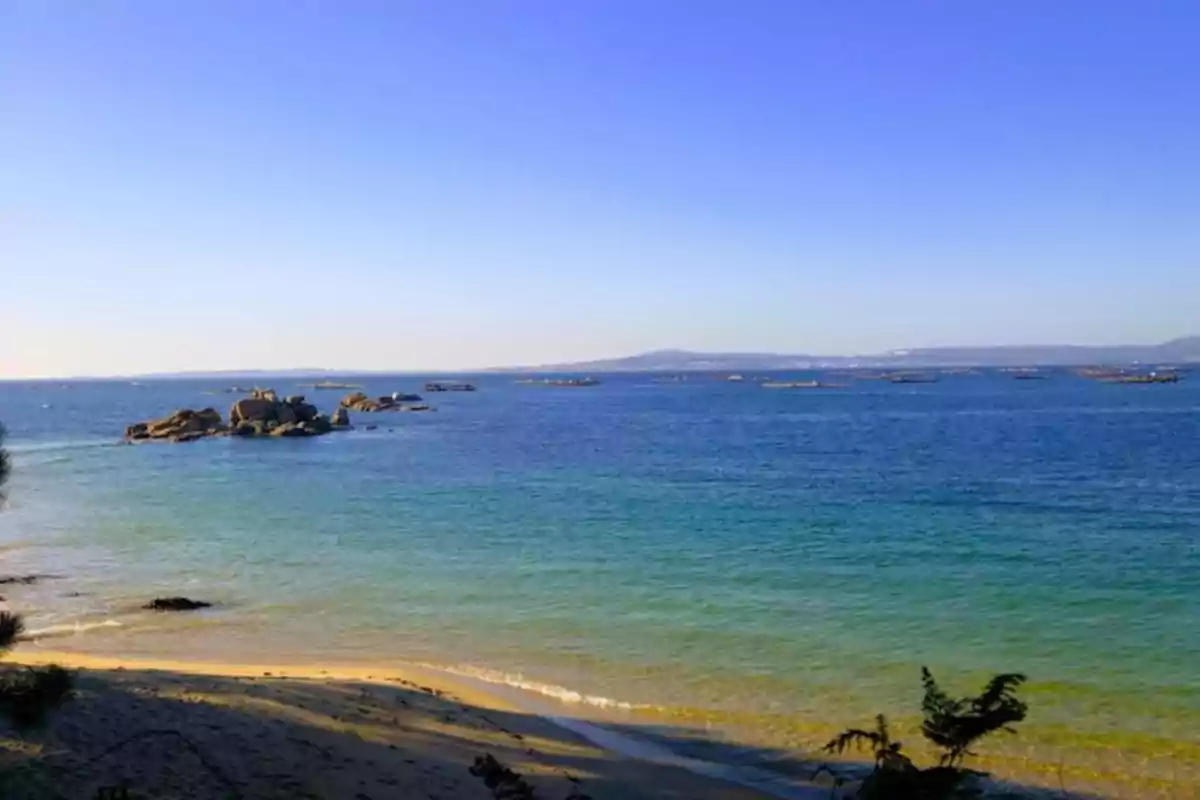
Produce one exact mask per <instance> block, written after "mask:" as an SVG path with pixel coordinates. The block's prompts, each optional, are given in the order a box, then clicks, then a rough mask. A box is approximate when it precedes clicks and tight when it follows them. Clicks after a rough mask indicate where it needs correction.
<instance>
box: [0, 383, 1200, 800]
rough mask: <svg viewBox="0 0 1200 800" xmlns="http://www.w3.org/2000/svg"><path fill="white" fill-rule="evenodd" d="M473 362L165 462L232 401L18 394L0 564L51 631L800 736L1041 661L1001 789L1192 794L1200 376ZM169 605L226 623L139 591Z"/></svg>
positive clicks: (1198, 646)
mask: <svg viewBox="0 0 1200 800" xmlns="http://www.w3.org/2000/svg"><path fill="white" fill-rule="evenodd" d="M797 377H801V378H805V377H808V376H797ZM356 380H357V381H358V382H361V383H364V384H366V387H367V390H368V391H369V392H373V393H375V392H377V393H383V392H391V391H393V390H397V389H409V390H411V389H413V388H416V387H419V386H420V384H421V383H423V380H421V379H415V378H412V377H399V376H392V377H380V376H368V377H364V378H359V379H356ZM475 380H476V381H477V382H478V383H479V385H480V391H479V392H477V393H474V394H447V395H441V396H438V395H434V396H432V397H431V398H430V399H431V400H432V401H433V402H434V403H435V404H436V405H437V406H438V411H437V412H436V413H430V414H423V415H422V414H399V415H374V416H370V417H368V416H366V415H357V417H356V420H355V422H356V423H359V424H360V425H362V424H365V423H372V424H378V425H379V428H378V429H377V430H374V431H366V430H364V429H362V428H361V427H360V428H359V429H358V430H356V431H354V432H350V433H346V434H341V435H336V436H333V435H331V436H327V437H323V438H321V439H317V440H304V441H297V440H279V441H243V440H232V439H222V440H212V441H204V442H200V443H196V444H192V445H186V446H184V445H179V446H166V445H162V446H158V445H148V446H138V447H126V446H113V445H112V443H113V442H114V440H115V439H116V437H117V436H119V434H120V432H121V431H122V430H123V428H124V426H125V425H126V424H128V423H129V422H132V421H135V420H140V419H145V418H150V417H154V416H161V415H163V414H165V413H167V412H169V411H171V410H173V409H175V408H178V407H185V406H187V407H200V406H204V405H216V406H217V407H219V408H221V409H222V410H224V408H225V407H226V406H227V405H228V404H229V402H231V399H232V398H231V396H230V395H225V394H218V395H208V394H205V392H206V390H211V389H214V388H216V387H215V384H214V383H213V382H211V381H208V382H201V381H162V382H147V383H146V385H144V386H131V385H129V383H128V382H125V383H120V382H80V383H76V384H74V385H72V386H70V387H63V386H61V385H60V384H57V383H53V384H52V383H37V384H20V383H10V384H0V420H3V422H4V423H5V424H6V425H7V427H8V428H9V446H10V449H11V450H12V451H13V455H14V459H15V467H16V474H15V476H14V480H13V481H12V483H11V486H10V487H9V497H10V500H9V507H8V509H7V511H6V512H5V513H4V514H0V546H3V547H4V553H3V558H4V560H5V564H4V567H3V571H4V572H8V573H16V572H21V571H29V570H37V571H49V572H53V573H56V574H61V575H62V576H63V577H62V579H61V580H56V581H48V582H45V583H43V584H42V585H40V586H34V587H28V588H13V589H12V590H11V591H9V592H6V594H8V595H9V600H10V601H11V603H12V604H14V605H17V606H19V607H21V608H22V610H26V611H27V612H28V613H29V615H30V617H31V625H32V627H35V628H41V629H43V630H45V629H48V628H49V629H51V632H68V631H71V632H73V635H71V636H69V637H64V638H54V639H53V640H48V641H46V642H45V643H44V645H45V646H47V647H53V648H56V649H61V648H73V649H80V650H87V651H92V652H119V653H124V654H128V655H142V656H165V655H170V656H175V657H179V658H195V659H204V658H209V659H213V660H219V659H222V658H229V657H231V656H234V657H239V658H245V659H254V660H264V661H268V660H279V659H280V658H284V659H289V660H297V661H330V660H342V661H347V662H351V661H352V662H374V661H381V660H392V659H402V660H407V661H420V662H427V663H433V664H438V665H443V666H452V667H456V668H460V669H464V670H469V671H472V672H474V673H475V674H482V675H484V676H486V677H488V678H489V679H493V680H500V679H504V680H509V681H512V682H521V683H524V684H527V685H533V684H536V685H538V686H539V687H541V688H542V689H543V690H545V691H549V692H552V693H556V694H565V693H566V692H574V693H579V694H580V695H586V696H589V697H591V698H592V699H594V700H595V701H596V705H597V707H599V706H601V705H603V704H604V702H603V700H602V699H606V700H609V701H614V702H616V703H618V704H622V705H624V704H627V705H630V706H647V707H648V708H646V709H640V710H639V709H635V710H632V711H621V712H620V713H623V714H625V715H626V717H627V718H628V719H630V720H636V721H640V722H653V723H663V722H667V723H672V724H676V725H683V726H688V727H690V728H695V729H698V730H703V731H705V732H706V734H707V735H708V736H710V737H728V738H731V739H735V740H738V741H742V742H747V743H753V744H757V745H762V746H769V747H773V748H778V749H780V750H782V751H787V752H792V751H794V750H797V749H800V750H804V749H807V748H810V747H811V746H812V745H813V744H814V743H817V742H819V741H821V740H823V738H824V737H825V735H826V734H827V733H828V732H829V731H830V730H832V728H833V727H835V726H837V725H842V724H849V723H856V724H857V723H861V722H865V721H867V720H868V719H869V718H870V716H871V715H872V714H874V713H875V712H876V711H881V710H882V711H889V712H892V713H895V714H897V715H900V716H902V715H903V712H905V711H909V710H915V708H916V707H917V704H918V700H919V697H918V692H917V677H916V676H917V670H918V668H919V666H920V665H921V664H928V665H929V666H930V667H931V668H932V669H933V670H934V671H935V673H937V674H939V675H943V676H945V678H946V679H947V681H948V682H950V683H951V684H953V685H954V687H955V688H956V689H957V688H961V689H963V690H966V689H969V688H973V684H974V683H975V682H977V681H979V680H982V679H983V678H984V677H986V674H987V672H988V671H989V670H1020V671H1024V672H1027V673H1029V674H1030V676H1031V677H1032V679H1033V683H1032V685H1031V686H1030V698H1031V700H1032V702H1033V704H1034V706H1033V708H1034V711H1033V715H1032V716H1031V719H1030V722H1029V724H1028V726H1027V727H1026V731H1025V733H1024V734H1023V735H1022V736H1021V737H1019V738H1018V739H1016V740H1013V741H1012V742H1010V743H1001V744H1000V745H998V746H997V747H996V748H995V753H994V756H995V760H994V762H991V764H990V765H992V766H995V767H996V768H997V770H998V771H999V772H1000V773H1001V774H1011V775H1013V776H1016V777H1020V778H1022V779H1028V780H1034V781H1039V780H1041V781H1044V782H1053V783H1055V784H1056V785H1057V781H1058V778H1057V770H1059V769H1064V770H1065V771H1066V773H1067V775H1068V777H1069V778H1070V779H1071V780H1072V781H1074V782H1075V783H1076V784H1078V785H1080V786H1081V787H1093V786H1096V787H1105V788H1107V789H1111V793H1113V794H1128V796H1138V793H1137V792H1136V791H1127V790H1126V789H1124V788H1122V786H1123V785H1124V784H1122V783H1121V782H1122V781H1125V780H1126V778H1128V777H1129V776H1132V779H1136V780H1133V783H1131V785H1137V786H1141V787H1153V788H1155V790H1156V791H1158V790H1161V791H1162V793H1163V796H1187V795H1186V794H1182V793H1180V792H1182V791H1183V790H1182V789H1180V788H1179V787H1188V789H1187V790H1188V791H1194V787H1195V781H1196V775H1197V774H1198V773H1197V771H1198V770H1200V765H1198V762H1200V756H1198V755H1197V754H1198V752H1200V733H1198V732H1200V679H1198V675H1200V667H1198V666H1197V665H1198V664H1200V548H1198V545H1197V542H1198V539H1200V381H1196V380H1193V381H1190V382H1189V381H1184V382H1181V383H1180V384H1177V385H1156V386H1116V385H1107V384H1099V383H1094V382H1089V381H1085V380H1083V379H1081V378H1077V377H1075V376H1073V375H1070V374H1067V373H1061V374H1055V375H1054V376H1053V377H1051V378H1050V379H1048V380H1044V381H1014V380H1012V379H1011V377H1010V376H1006V375H1003V374H998V373H993V374H984V375H957V376H944V377H943V379H942V380H941V381H940V382H938V383H935V384H909V385H892V384H887V383H880V382H876V381H858V382H855V381H850V382H849V385H848V386H847V387H846V388H844V389H830V390H821V391H804V390H797V391H769V390H764V389H761V388H759V387H758V386H756V385H755V384H753V383H751V382H745V383H729V382H722V381H717V380H713V379H711V378H704V377H702V376H696V377H694V378H693V379H691V380H689V381H687V382H684V383H660V382H655V381H654V380H653V379H652V378H651V377H650V376H612V377H609V378H606V379H605V381H604V383H603V384H602V385H601V386H598V387H593V388H580V389H549V388H535V387H522V386H517V385H514V384H513V383H512V381H511V380H510V379H509V378H507V377H503V376H483V377H478V378H477V379H475ZM841 380H845V379H844V378H843V379H841ZM274 386H275V388H277V389H279V390H280V391H281V392H284V393H290V392H292V391H296V388H295V386H294V385H293V382H291V381H282V380H279V381H275V382H274ZM340 394H341V393H340V392H315V393H314V392H311V391H310V392H309V395H310V398H312V399H315V400H316V401H317V402H318V404H319V405H321V406H322V407H323V408H326V409H328V408H330V407H332V405H333V404H334V403H335V402H336V399H337V398H338V397H339V396H340ZM46 406H48V407H46ZM163 592H170V593H172V594H176V593H182V594H190V595H195V596H201V597H204V598H207V599H214V600H217V601H218V602H220V603H221V609H220V610H219V611H217V612H213V613H211V614H206V615H202V616H199V617H190V618H187V619H182V620H181V619H180V618H178V617H174V618H169V619H164V618H148V617H146V616H145V615H141V614H138V613H136V612H134V611H133V610H132V609H133V608H134V607H136V605H137V604H138V603H139V602H140V601H144V599H145V598H147V597H148V596H152V595H155V594H161V593H163ZM91 626H97V627H91ZM600 711H603V709H600ZM598 713H599V712H598ZM697 746H699V745H697ZM1109 773H1113V774H1109ZM1116 773H1125V777H1122V776H1121V775H1119V774H1116ZM1132 779H1131V780H1132ZM1114 787H1115V788H1114Z"/></svg>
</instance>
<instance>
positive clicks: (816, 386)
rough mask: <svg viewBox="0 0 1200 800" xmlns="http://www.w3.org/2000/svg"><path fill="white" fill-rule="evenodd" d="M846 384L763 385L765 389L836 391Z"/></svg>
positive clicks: (818, 382)
mask: <svg viewBox="0 0 1200 800" xmlns="http://www.w3.org/2000/svg"><path fill="white" fill-rule="evenodd" d="M845 385H846V384H844V383H821V382H820V381H767V382H765V383H763V384H762V388H764V389H836V388H839V387H845Z"/></svg>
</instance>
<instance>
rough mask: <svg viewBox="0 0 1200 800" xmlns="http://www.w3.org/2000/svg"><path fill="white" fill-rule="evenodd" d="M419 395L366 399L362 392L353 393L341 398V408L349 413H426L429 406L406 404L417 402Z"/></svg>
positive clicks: (397, 395)
mask: <svg viewBox="0 0 1200 800" xmlns="http://www.w3.org/2000/svg"><path fill="white" fill-rule="evenodd" d="M420 399H421V396H420V395H417V394H404V393H402V392H393V393H392V394H391V396H390V397H389V396H387V395H384V396H383V397H367V395H366V394H365V393H363V392H353V393H351V394H348V395H346V396H345V397H343V398H342V402H341V407H342V408H345V409H349V410H350V411H365V412H368V413H370V412H374V411H428V410H429V406H411V405H405V404H406V403H410V402H414V401H419V400H420Z"/></svg>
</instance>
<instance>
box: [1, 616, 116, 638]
mask: <svg viewBox="0 0 1200 800" xmlns="http://www.w3.org/2000/svg"><path fill="white" fill-rule="evenodd" d="M123 627H125V624H124V623H123V622H119V621H117V620H115V619H105V620H100V621H99V622H64V623H61V624H59V625H47V626H46V627H44V628H34V629H33V630H30V631H25V633H23V634H21V635H20V636H18V637H17V641H19V642H36V641H40V640H41V639H56V638H62V637H64V636H75V635H76V634H80V633H87V632H88V631H94V630H99V629H101V628H123Z"/></svg>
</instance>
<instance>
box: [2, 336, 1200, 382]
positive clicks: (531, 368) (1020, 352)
mask: <svg viewBox="0 0 1200 800" xmlns="http://www.w3.org/2000/svg"><path fill="white" fill-rule="evenodd" d="M1193 364H1200V336H1185V337H1181V338H1178V339H1172V340H1170V341H1167V342H1162V343H1159V344H1146V345H1141V344H1126V345H997V346H982V347H955V346H951V347H920V348H910V349H900V350H889V351H887V352H884V353H874V354H863V355H816V354H803V353H800V354H795V353H793V354H789V353H752V352H749V353H741V352H702V351H695V350H654V351H651V352H647V353H640V354H637V355H632V356H622V357H617V358H608V359H596V360H592V361H572V362H560V363H552V364H534V365H524V366H492V367H479V368H475V369H458V370H453V369H425V370H420V369H403V368H402V369H335V368H327V367H294V368H293V367H286V368H280V369H249V368H248V369H224V370H208V371H206V370H182V371H178V372H152V373H134V374H125V375H109V376H47V377H39V378H26V379H21V378H4V377H0V381H18V380H29V381H43V380H45V381H88V380H188V379H212V380H231V379H239V378H260V379H272V378H274V379H278V378H314V379H323V380H329V379H333V378H348V377H361V376H371V375H421V376H441V377H448V376H459V375H479V374H494V373H499V374H508V375H513V374H516V375H520V374H526V375H529V374H537V375H545V374H563V375H580V374H595V373H606V372H608V373H616V372H672V373H680V372H751V371H754V370H774V371H781V370H783V371H807V370H824V369H886V368H891V369H900V368H916V369H924V368H932V367H939V368H940V367H1082V366H1129V365H1143V366H1146V367H1148V368H1154V367H1174V366H1181V365H1193Z"/></svg>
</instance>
